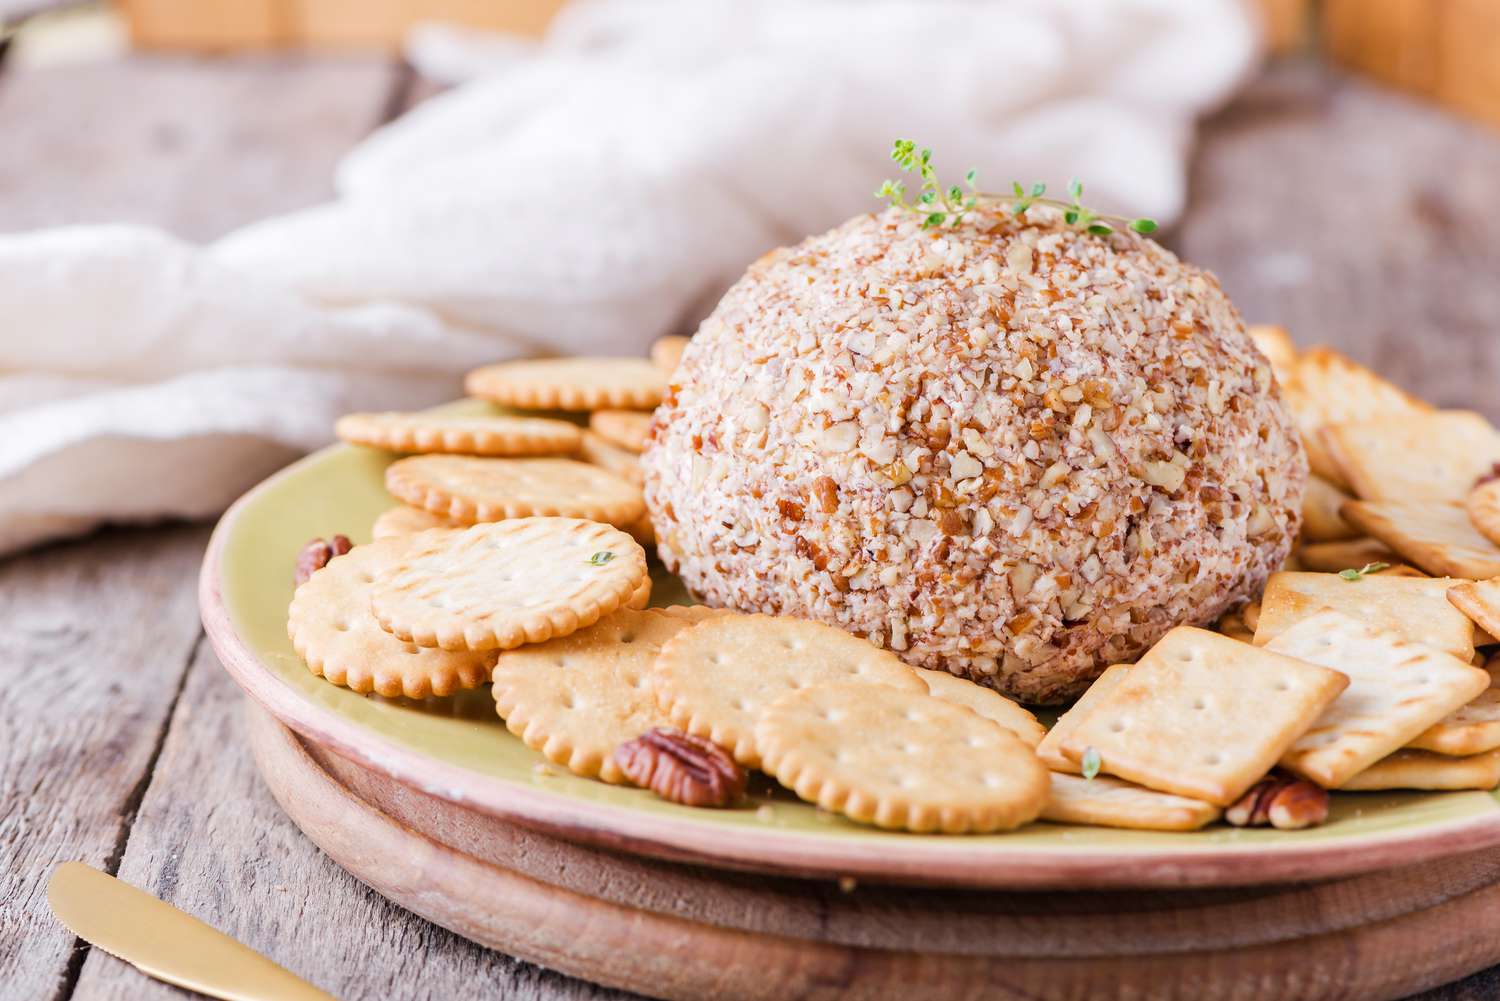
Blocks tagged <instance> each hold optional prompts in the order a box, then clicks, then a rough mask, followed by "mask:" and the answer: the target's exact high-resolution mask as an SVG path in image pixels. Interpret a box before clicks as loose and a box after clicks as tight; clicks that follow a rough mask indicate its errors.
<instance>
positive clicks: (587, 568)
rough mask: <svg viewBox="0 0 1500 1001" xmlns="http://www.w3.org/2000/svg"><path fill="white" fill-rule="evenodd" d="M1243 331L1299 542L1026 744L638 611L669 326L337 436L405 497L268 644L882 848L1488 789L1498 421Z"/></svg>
mask: <svg viewBox="0 0 1500 1001" xmlns="http://www.w3.org/2000/svg"><path fill="white" fill-rule="evenodd" d="M1252 335H1253V336H1254V337H1255V339H1256V341H1257V344H1258V345H1259V346H1260V348H1261V349H1262V351H1263V352H1264V353H1265V354H1266V355H1267V357H1268V358H1269V359H1270V360H1271V362H1272V365H1273V368H1274V369H1275V372H1276V375H1277V378H1278V379H1280V380H1281V381H1282V383H1283V385H1284V387H1285V389H1286V393H1287V397H1288V399H1289V400H1290V402H1291V405H1292V407H1293V409H1294V412H1295V417H1296V420H1297V424H1298V427H1299V428H1300V430H1301V433H1302V435H1303V436H1304V441H1305V444H1306V446H1307V451H1308V455H1309V461H1310V464H1311V465H1312V467H1313V471H1314V477H1313V479H1312V482H1311V485H1310V487H1309V489H1308V491H1307V497H1306V502H1305V510H1304V518H1303V534H1302V537H1301V539H1300V540H1299V542H1298V546H1297V548H1296V549H1295V550H1294V552H1293V555H1292V557H1291V559H1290V560H1289V561H1288V565H1287V567H1286V568H1285V569H1284V570H1282V571H1281V572H1279V573H1276V574H1274V575H1273V576H1272V577H1271V578H1270V580H1269V581H1268V583H1267V585H1266V588H1265V591H1264V593H1263V594H1261V595H1260V596H1259V597H1258V598H1256V599H1255V600H1252V601H1250V602H1249V603H1247V604H1244V605H1242V606H1240V607H1238V608H1236V609H1234V610H1233V611H1231V612H1230V613H1228V614H1226V615H1225V616H1224V617H1223V618H1221V619H1220V620H1219V621H1218V623H1217V624H1216V625H1215V627H1214V630H1213V631H1210V630H1209V629H1203V628H1195V627H1191V626H1182V627H1178V628H1176V629H1173V630H1172V631H1170V632H1169V633H1167V634H1166V635H1165V636H1164V637H1163V638H1162V639H1161V640H1160V641H1159V642H1158V643H1157V644H1156V645H1155V646H1154V647H1152V648H1151V649H1150V650H1149V651H1147V652H1146V653H1145V654H1144V655H1142V656H1141V657H1140V658H1139V660H1138V661H1137V662H1136V663H1134V664H1119V665H1115V666H1113V667H1110V668H1109V669H1107V670H1106V671H1105V672H1104V673H1103V674H1102V675H1101V676H1100V677H1099V678H1098V679H1097V680H1096V681H1095V682H1094V684H1093V685H1092V687H1091V688H1089V689H1088V691H1087V692H1086V693H1085V694H1084V695H1083V696H1082V697H1081V698H1080V699H1079V700H1078V701H1077V702H1076V703H1075V704H1074V705H1073V707H1072V708H1071V709H1069V710H1068V711H1066V712H1064V713H1063V714H1062V715H1061V716H1060V717H1059V718H1058V719H1057V721H1056V723H1055V724H1054V725H1053V726H1052V727H1051V728H1050V729H1047V728H1046V727H1044V726H1043V725H1042V724H1041V723H1040V722H1038V720H1037V719H1036V717H1034V716H1033V715H1032V714H1031V713H1030V712H1028V711H1027V710H1026V709H1025V708H1023V707H1021V706H1020V705H1017V704H1016V703H1015V702H1013V701H1011V700H1009V699H1007V698H1005V697H1003V696H1001V695H999V694H997V693H996V692H995V691H993V690H992V689H989V688H984V687H981V686H979V685H976V684H974V683H972V682H969V681H967V680H963V679H961V678H957V677H954V676H952V675H950V674H946V673H942V672H935V671H930V670H923V669H920V668H914V667H912V666H909V665H908V664H906V663H904V662H903V661H902V660H901V659H900V658H898V657H897V656H896V655H895V654H894V653H892V652H890V651H888V650H884V649H881V648H880V647H878V646H876V645H874V644H872V643H870V642H868V641H866V640H865V639H863V638H861V637H857V636H853V635H850V634H849V633H846V632H843V631H841V630H839V629H837V628H833V627H831V626H828V625H823V624H818V623H813V622H808V621H804V620H800V619H794V618H788V617H783V616H774V615H743V614H738V613H735V612H731V611H727V610H718V609H711V608H706V607H703V606H693V607H684V606H675V607H671V608H647V607H646V606H647V605H648V603H649V600H650V596H651V578H650V575H649V572H648V565H647V557H646V552H645V549H644V548H643V546H650V545H651V544H652V535H651V522H650V518H649V515H648V512H647V511H646V507H645V503H644V501H643V498H642V491H641V477H640V470H639V464H638V458H637V456H638V455H639V453H640V452H641V451H642V449H643V448H644V447H645V443H646V440H647V436H648V435H649V434H651V416H650V410H651V409H652V408H654V407H655V406H656V405H657V404H659V403H660V402H661V401H662V400H663V399H664V398H665V396H666V395H667V393H668V376H669V375H670V372H671V371H672V369H673V368H674V367H675V366H676V364H677V362H678V359H679V358H680V356H681V353H682V350H683V348H684V347H685V346H686V342H685V340H684V339H682V338H668V339H664V340H663V342H661V343H660V344H658V345H657V347H656V348H655V349H653V351H652V360H651V361H646V360H634V359H567V360H545V361H534V362H512V363H506V364H500V365H492V366H488V367H486V368H483V369H480V370H478V371H476V372H474V373H472V374H471V375H470V377H469V379H468V382H467V385H468V388H469V391H470V392H471V393H472V394H474V395H475V396H477V397H480V398H483V399H488V400H491V401H494V402H496V403H500V404H503V405H505V406H507V407H519V408H526V409H530V410H536V411H544V410H553V411H555V410H558V409H561V410H565V411H568V413H567V414H565V415H561V416H560V415H557V414H555V413H542V412H538V413H535V414H530V415H526V416H514V415H504V416H502V415H499V414H496V415H494V416H466V417H454V416H446V415H441V414H354V415H350V416H348V417H345V418H343V419H342V420H340V421H339V424H338V433H339V435H340V436H341V437H343V438H344V439H345V440H346V441H349V442H351V443H355V444H358V445H361V446H365V447H374V448H380V449H385V450H387V451H394V452H402V453H410V454H409V455H407V457H405V458H400V459H398V460H396V461H395V462H393V463H391V465H390V466H389V467H388V469H387V473H386V486H387V489H388V490H389V491H390V492H391V494H392V495H393V496H394V497H395V498H397V499H398V500H399V501H400V502H401V503H400V504H399V505H397V506H396V507H393V508H391V509H390V510H389V511H386V512H385V513H383V514H381V515H380V516H379V518H377V519H376V521H375V523H374V524H373V525H372V526H371V535H372V536H373V537H374V539H375V540H376V541H373V542H369V543H366V544H364V545H360V546H356V547H354V548H353V549H352V550H348V547H347V545H343V546H339V547H330V546H329V545H328V544H326V543H321V541H319V542H318V543H317V545H318V549H317V553H316V554H313V555H316V556H318V557H319V558H318V559H316V560H311V561H309V560H303V561H302V562H303V563H304V565H305V566H304V570H305V569H306V567H307V566H311V567H314V569H312V570H311V571H310V574H311V575H310V576H307V578H306V580H305V581H304V582H303V583H301V584H300V585H299V586H298V587H297V590H296V593H295V595H294V597H293V600H292V603H291V607H290V609H289V615H288V632H289V634H290V636H291V638H292V643H293V646H294V648H295V649H296V651H297V653H298V654H299V655H300V656H301V657H302V658H303V659H304V660H305V661H306V662H307V664H308V666H309V668H310V669H311V670H312V671H313V672H314V673H316V674H319V675H321V676H322V677H324V678H325V679H327V680H328V681H330V682H332V683H334V684H339V685H345V686H347V687H349V688H351V689H353V690H355V691H358V692H373V693H377V694H380V695H386V696H406V697H409V698H428V697H442V696H445V695H449V694H451V693H453V692H455V691H458V690H460V689H463V688H475V687H479V686H480V685H482V684H485V683H487V682H488V683H492V691H493V694H494V698H495V703H496V708H497V711H498V713H499V715H500V716H501V718H503V719H504V720H505V722H506V725H507V726H508V727H509V729H510V730H511V731H512V732H513V733H515V734H516V735H517V736H518V737H520V738H521V740H523V741H524V742H525V743H526V744H527V746H529V747H531V748H533V749H534V750H536V751H538V752H539V753H540V754H541V755H543V756H544V757H545V758H546V759H548V760H549V761H551V762H553V763H555V764H557V765H560V766H562V767H564V768H567V769H568V770H569V771H572V772H574V773H575V774H578V775H582V776H586V777H589V778H593V779H597V780H600V781H603V782H607V783H633V784H639V785H642V786H645V787H646V788H649V789H652V790H654V791H656V792H657V793H658V794H659V795H662V796H664V797H666V798H669V799H673V800H675V801H677V802H680V803H684V804H688V805H692V806H728V807H734V806H736V805H739V806H743V805H744V804H743V803H742V802H741V800H742V796H743V791H744V788H745V772H746V771H747V770H755V769H758V770H760V771H762V772H764V773H765V774H766V775H767V776H769V777H770V778H772V779H774V780H776V781H777V782H779V783H780V784H781V785H782V786H784V787H785V788H787V789H789V790H791V791H792V792H794V793H795V794H796V795H797V796H799V797H801V798H802V799H804V800H807V801H809V802H812V803H816V804H817V805H818V806H819V807H821V808H823V809H825V810H828V811H832V812H837V813H840V814H843V815H844V816H846V817H849V818H851V819H853V820H855V821H859V822H862V823H868V824H873V825H875V826H878V827H882V828H889V829H899V830H907V831H916V832H943V833H981V832H992V831H1002V830H1010V829H1013V828H1016V827H1019V826H1021V825H1024V824H1027V823H1030V822H1032V821H1036V820H1043V821H1054V822H1058V823H1070V824H1093V825H1102V826H1111V827H1125V828H1142V829H1156V830H1169V831H1186V830H1195V829H1198V828H1201V827H1204V826H1205V825H1208V824H1211V823H1213V822H1215V821H1216V820H1219V819H1220V818H1221V817H1222V818H1224V819H1225V820H1227V821H1228V822H1230V823H1233V824H1238V825H1256V824H1271V825H1273V826H1276V827H1284V828H1295V827H1303V826H1309V825H1311V824H1315V823H1320V822H1322V820H1323V819H1324V818H1325V817H1326V814H1327V810H1328V797H1327V793H1326V790H1330V789H1337V790H1351V791H1353V790H1385V789H1444V790H1455V789H1489V788H1493V787H1494V786H1495V785H1496V784H1497V783H1500V653H1491V654H1490V655H1489V656H1486V655H1485V652H1484V651H1480V650H1478V649H1477V648H1479V647H1483V646H1488V645H1491V644H1494V643H1495V642H1496V641H1495V639H1494V637H1495V636H1496V635H1497V634H1500V432H1497V431H1496V430H1495V429H1494V428H1492V427H1491V426H1490V425H1489V423H1488V422H1487V421H1485V420H1484V418H1482V417H1480V416H1479V415H1477V414H1473V413H1468V412H1445V411H1439V410H1435V409H1434V408H1432V407H1430V406H1429V405H1427V404H1426V403H1423V402H1422V401H1420V400H1416V399H1414V398H1413V397H1411V396H1409V395H1408V394H1406V393H1404V392H1402V391H1401V390H1399V389H1397V388H1396V387H1394V386H1392V385H1390V384H1389V383H1387V382H1385V381H1384V380H1382V379H1381V378H1380V377H1379V376H1377V375H1375V374H1374V373H1372V372H1370V371H1368V370H1367V369H1364V368H1362V367H1360V366H1359V365H1357V364H1355V363H1354V362H1352V361H1350V360H1348V359H1347V358H1344V357H1342V356H1340V355H1338V354H1336V353H1334V352H1332V351H1329V350H1326V349H1314V350H1310V351H1307V352H1299V351H1298V350H1297V348H1296V347H1295V345H1294V344H1293V343H1292V342H1291V340H1290V338H1289V337H1287V336H1286V334H1285V332H1284V331H1281V330H1280V329H1279V328H1268V327H1262V328H1253V330H1252ZM330 552H332V553H334V554H335V555H333V556H332V557H331V558H330V557H329V556H328V553H330ZM316 567H321V569H316ZM304 576H305V573H304Z"/></svg>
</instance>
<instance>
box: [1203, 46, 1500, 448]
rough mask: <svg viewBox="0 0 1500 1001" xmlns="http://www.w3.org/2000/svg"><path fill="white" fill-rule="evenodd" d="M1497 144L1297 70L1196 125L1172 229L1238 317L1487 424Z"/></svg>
mask: <svg viewBox="0 0 1500 1001" xmlns="http://www.w3.org/2000/svg"><path fill="white" fill-rule="evenodd" d="M1496 177H1500V134H1497V133H1496V132H1494V131H1493V130H1489V129H1486V128H1484V127H1482V126H1479V125H1475V124H1472V123H1470V122H1467V121H1464V120H1462V119H1460V118H1458V117H1456V116H1454V115H1451V114H1449V113H1446V112H1443V111H1441V110H1438V109H1435V108H1434V107H1433V106H1431V105H1428V104H1425V103H1423V102H1421V101H1418V100H1415V99H1412V98H1407V97H1404V96H1401V95H1398V94H1394V93H1391V92H1389V91H1386V90H1383V89H1380V88H1378V87H1376V86H1374V85H1371V84H1369V83H1366V82H1363V81H1361V80H1359V79H1357V78H1353V77H1347V76H1343V75H1341V74H1338V73H1336V72H1334V71H1330V70H1327V69H1323V68H1320V67H1318V66H1315V65H1312V64H1310V63H1303V62H1286V63H1282V64H1279V65H1276V66H1274V67H1273V68H1272V69H1271V70H1270V71H1269V72H1268V73H1266V74H1265V76H1264V77H1263V78H1262V79H1260V80H1259V81H1257V82H1255V83H1253V84H1252V85H1251V86H1250V87H1249V88H1248V90H1247V91H1246V92H1245V93H1244V94H1243V95H1242V96H1241V97H1240V98H1239V99H1237V100H1236V101H1235V102H1234V103H1233V104H1231V105H1230V106H1229V107H1228V108H1227V109H1225V111H1224V112H1222V113H1221V114H1219V115H1217V116H1216V117H1214V118H1212V119H1210V120H1209V121H1208V122H1207V123H1206V124H1205V125H1204V127H1203V131H1202V141H1201V147H1200V150H1199V153H1198V155H1197V157H1196V159H1195V162H1194V165H1193V171H1192V186H1191V203H1190V206H1189V210H1188V213H1187V216H1186V218H1185V220H1184V221H1183V223H1182V224H1181V225H1180V226H1179V227H1178V229H1177V232H1176V233H1175V234H1174V239H1173V243H1174V245H1175V247H1176V248H1177V249H1178V250H1179V251H1180V252H1181V253H1182V254H1183V256H1184V257H1186V258H1187V259H1188V260H1191V261H1194V262H1196V263H1198V264H1201V265H1204V266H1205V267H1208V268H1210V269H1212V270H1213V271H1215V272H1216V273H1217V274H1218V275H1219V278H1220V279H1221V280H1222V281H1223V283H1224V286H1225V288H1226V289H1227V290H1228V292H1229V294H1230V297H1231V298H1232V299H1233V300H1234V301H1235V303H1236V304H1238V306H1239V308H1240V311H1241V312H1242V313H1243V314H1244V315H1245V318H1246V319H1247V320H1249V321H1251V322H1260V323H1279V324H1282V325H1283V326H1286V327H1287V328H1288V329H1289V330H1290V331H1291V332H1292V335H1293V337H1295V338H1296V339H1297V341H1298V342H1299V343H1301V344H1304V345H1305V344H1315V343H1328V344H1332V345H1334V346H1336V347H1338V348H1340V349H1341V350H1344V351H1347V352H1348V353H1349V354H1351V355H1352V356H1354V357H1355V358H1356V359H1358V360H1360V361H1362V362H1364V363H1366V364H1369V365H1372V366H1373V367H1374V368H1375V369H1377V370H1378V371H1380V372H1382V373H1383V374H1385V375H1387V376H1388V377H1390V378H1392V379H1394V380H1396V381H1397V382H1399V383H1400V384H1401V385H1402V386H1404V387H1405V388H1406V389H1409V390H1411V391H1413V392H1415V393H1417V394H1419V395H1421V396H1423V397H1425V398H1427V399H1429V400H1431V401H1433V402H1434V403H1436V404H1438V405H1440V406H1450V407H1472V408H1476V409H1479V410H1482V411H1483V412H1485V413H1486V414H1488V415H1489V416H1490V417H1491V418H1492V419H1500V394H1497V393H1496V392H1495V391H1494V384H1495V376H1496V374H1497V373H1500V337H1496V336H1495V330H1496V318H1497V317H1500V282H1497V281H1495V280H1494V276H1495V275H1496V274H1500V227H1496V226H1495V225H1494V224H1493V222H1492V216H1493V211H1492V209H1493V201H1494V188H1495V178H1496Z"/></svg>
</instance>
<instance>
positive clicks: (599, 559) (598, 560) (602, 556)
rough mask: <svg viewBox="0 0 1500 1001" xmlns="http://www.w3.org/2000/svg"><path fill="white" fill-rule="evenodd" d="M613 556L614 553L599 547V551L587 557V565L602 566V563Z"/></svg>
mask: <svg viewBox="0 0 1500 1001" xmlns="http://www.w3.org/2000/svg"><path fill="white" fill-rule="evenodd" d="M614 558H615V554H614V553H612V552H610V551H609V550H608V549H601V550H599V552H597V553H595V554H594V555H592V556H590V557H589V566H595V567H602V566H604V564H606V563H608V562H609V561H610V560H612V559H614Z"/></svg>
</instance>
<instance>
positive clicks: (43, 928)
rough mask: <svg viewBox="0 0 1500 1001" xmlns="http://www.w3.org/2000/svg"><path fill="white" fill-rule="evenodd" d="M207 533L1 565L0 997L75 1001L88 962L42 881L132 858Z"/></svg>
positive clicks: (191, 626) (190, 635) (141, 539)
mask: <svg viewBox="0 0 1500 1001" xmlns="http://www.w3.org/2000/svg"><path fill="white" fill-rule="evenodd" d="M206 538H207V532H206V531H205V530H204V529H203V528H200V527H191V528H174V529H167V530H160V531H155V532H134V533H123V534H115V535H111V536H108V537H103V538H99V539H96V540H93V541H88V542H80V543H74V544H71V545H66V546H56V547H53V548H50V549H45V550H42V551H41V552H37V553H33V554H30V555H27V556H21V557H18V558H16V559H12V560H9V561H6V562H3V563H0V623H3V625H0V690H3V691H4V693H5V694H4V697H3V698H0V995H3V996H5V997H13V998H46V997H54V996H66V988H67V987H68V986H69V981H70V978H71V976H72V975H73V972H74V969H73V966H72V964H73V963H74V962H75V961H76V960H75V958H74V957H75V955H76V957H77V959H79V960H81V958H82V955H81V953H78V954H75V953H74V938H73V935H72V933H70V932H68V931H67V930H66V929H64V928H63V927H62V926H61V925H60V924H58V923H57V922H56V921H55V920H53V918H52V915H51V912H50V911H49V910H48V908H47V902H46V895H45V892H46V891H45V888H46V881H47V876H48V874H49V873H50V872H51V870H52V867H53V866H54V865H55V864H56V863H58V862H61V861H66V860H68V859H80V860H82V861H85V862H88V863H90V864H92V865H96V866H100V867H103V868H106V869H108V868H111V867H113V866H114V865H115V864H116V862H117V861H118V859H119V857H120V853H121V851H122V850H123V849H124V841H125V837H126V835H127V833H128V831H129V828H130V822H131V819H132V817H133V816H134V814H135V811H136V808H137V806H138V804H139V803H140V798H141V794H142V793H143V792H144V791H145V784H146V782H147V781H149V779H150V776H151V768H152V765H153V763H154V761H155V758H156V755H157V752H158V751H159V749H160V746H161V745H160V739H161V734H162V733H163V730H164V727H165V724H166V721H167V718H168V716H169V715H170V713H171V709H172V706H173V705H174V704H175V703H176V702H177V701H178V695H179V693H180V691H181V684H182V678H183V676H184V673H185V671H186V669H187V665H188V660H189V657H190V656H191V654H192V651H193V649H194V647H195V646H196V645H197V644H198V642H199V640H200V638H201V636H200V630H199V626H198V622H197V614H196V613H197V603H196V601H195V600H194V596H195V590H196V589H195V587H194V580H193V577H194V571H195V569H196V567H197V564H198V561H199V559H200V555H201V553H202V550H203V545H204V541H205V540H206ZM21 943H24V945H25V948H17V947H16V946H17V945H18V944H21Z"/></svg>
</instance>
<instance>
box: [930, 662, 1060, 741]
mask: <svg viewBox="0 0 1500 1001" xmlns="http://www.w3.org/2000/svg"><path fill="white" fill-rule="evenodd" d="M916 672H917V677H919V678H921V679H922V680H923V681H925V682H926V683H927V691H928V693H929V694H930V695H932V696H934V697H936V698H939V699H942V700H943V701H944V702H951V703H953V704H954V705H956V706H968V707H969V708H970V709H972V710H974V711H975V712H977V713H978V714H979V715H981V716H983V717H984V718H985V719H992V720H994V721H995V722H996V723H999V724H1000V725H1001V726H1003V727H1005V729H1007V730H1009V731H1010V732H1011V733H1013V734H1015V735H1016V736H1017V737H1019V738H1021V742H1022V743H1024V744H1025V745H1026V746H1027V747H1036V746H1037V745H1038V744H1040V743H1041V742H1042V738H1043V737H1045V736H1047V728H1046V727H1044V726H1042V724H1040V723H1038V722H1037V720H1036V717H1035V716H1033V715H1031V713H1029V712H1027V711H1026V710H1025V709H1022V708H1021V707H1020V706H1019V705H1017V704H1016V703H1014V702H1012V701H1011V700H1010V699H1007V698H1006V697H1005V696H1003V695H1001V694H1000V693H999V692H997V691H995V690H994V689H992V688H985V687H984V686H983V685H976V684H974V682H972V681H969V680H968V679H966V678H958V677H954V676H953V675H951V674H949V673H948V672H947V671H929V670H927V669H926V668H925V667H919V668H916Z"/></svg>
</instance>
